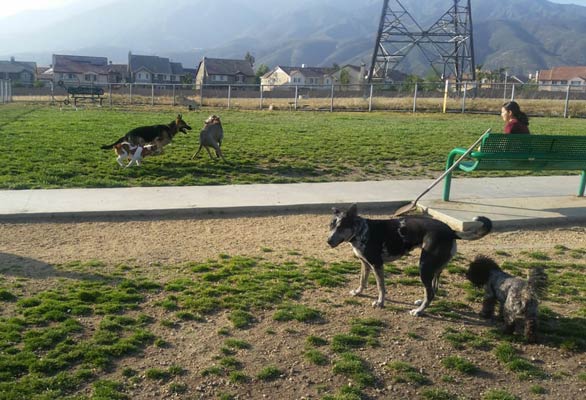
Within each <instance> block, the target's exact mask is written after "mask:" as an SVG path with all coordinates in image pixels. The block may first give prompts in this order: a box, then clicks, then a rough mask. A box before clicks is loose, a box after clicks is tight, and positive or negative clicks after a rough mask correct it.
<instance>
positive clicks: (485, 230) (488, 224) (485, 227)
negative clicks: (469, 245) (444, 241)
mask: <svg viewBox="0 0 586 400" xmlns="http://www.w3.org/2000/svg"><path fill="white" fill-rule="evenodd" d="M474 221H479V222H481V223H482V225H481V226H480V227H478V228H476V229H475V230H473V231H465V232H456V236H458V238H459V239H464V240H476V239H480V238H481V237H484V236H486V235H488V234H489V233H490V231H491V230H492V221H491V220H490V219H488V218H486V217H481V216H478V217H474Z"/></svg>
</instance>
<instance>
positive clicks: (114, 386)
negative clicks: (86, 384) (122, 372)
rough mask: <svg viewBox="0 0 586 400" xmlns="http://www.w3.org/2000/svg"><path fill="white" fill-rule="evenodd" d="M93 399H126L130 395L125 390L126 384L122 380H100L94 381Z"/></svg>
mask: <svg viewBox="0 0 586 400" xmlns="http://www.w3.org/2000/svg"><path fill="white" fill-rule="evenodd" d="M93 387H94V393H93V396H92V398H93V399H108V400H126V399H128V398H129V397H128V396H127V395H126V394H125V393H124V392H123V391H124V385H123V384H122V383H120V382H116V381H110V380H99V381H97V382H94V384H93Z"/></svg>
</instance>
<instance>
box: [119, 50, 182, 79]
mask: <svg viewBox="0 0 586 400" xmlns="http://www.w3.org/2000/svg"><path fill="white" fill-rule="evenodd" d="M183 75H185V72H184V71H183V65H182V64H181V63H176V62H171V61H169V59H168V58H165V57H158V56H142V55H136V54H132V53H131V52H128V77H129V79H130V82H134V83H181V78H182V77H183Z"/></svg>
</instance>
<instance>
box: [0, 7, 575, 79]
mask: <svg viewBox="0 0 586 400" xmlns="http://www.w3.org/2000/svg"><path fill="white" fill-rule="evenodd" d="M393 2H394V0H390V3H391V4H393ZM382 4H383V1H382V0H296V1H286V0H214V1H210V0H174V1H173V2H163V1H160V0H111V1H110V2H109V3H107V4H103V3H102V4H101V5H100V4H96V5H94V4H92V2H79V3H74V5H73V6H70V7H68V8H62V9H54V10H47V11H35V12H32V11H31V12H23V13H20V14H16V15H13V16H11V17H7V18H2V19H0V59H8V58H9V57H11V56H14V57H15V58H16V59H18V60H24V61H36V62H37V63H38V64H39V65H49V64H50V63H51V55H52V54H53V53H55V54H77V55H93V56H104V57H108V59H110V60H112V61H113V62H114V63H126V62H127V55H128V52H129V51H132V53H133V54H146V55H158V56H161V57H169V58H171V60H172V61H176V62H181V63H183V66H184V67H189V68H194V67H195V66H197V63H198V62H199V60H200V59H201V58H202V57H203V56H207V57H219V58H238V59H242V58H244V55H245V54H246V53H247V52H249V53H251V54H252V55H254V57H255V58H256V64H255V65H256V66H259V65H260V64H265V65H268V66H269V67H272V66H275V65H301V64H306V65H311V66H332V65H333V64H334V63H336V64H339V65H343V64H346V63H352V64H360V63H361V62H364V63H366V64H367V65H369V64H370V60H371V57H372V52H373V49H374V42H375V37H376V32H377V29H378V24H379V19H380V15H381V10H382ZM401 4H403V5H404V6H405V8H406V9H407V11H409V12H410V13H411V15H412V16H413V17H414V19H415V20H416V21H417V23H418V24H419V26H420V27H422V28H424V29H426V28H428V27H430V26H431V25H432V24H433V23H434V22H436V21H437V19H438V18H439V17H440V16H441V15H442V14H444V13H445V12H446V11H447V10H448V9H449V8H450V7H451V6H453V4H454V2H453V1H450V0H401ZM471 4H472V5H471V7H472V21H473V29H474V48H475V58H476V63H477V64H482V65H483V66H484V68H485V69H498V68H506V69H508V70H509V71H510V72H512V73H525V74H528V73H532V72H535V70H538V69H547V68H551V67H554V66H560V65H586V23H584V21H586V7H584V6H578V5H573V4H557V3H552V2H549V1H547V0H491V1H490V2H488V1H485V0H472V2H471ZM413 52H416V50H415V49H414V50H413ZM399 69H400V70H402V71H403V72H406V73H417V74H420V75H422V74H425V73H426V71H428V70H429V66H427V65H426V64H425V63H424V62H423V61H422V59H421V57H418V55H417V54H415V55H413V56H412V57H410V58H409V59H406V60H405V62H403V63H401V64H400V65H399Z"/></svg>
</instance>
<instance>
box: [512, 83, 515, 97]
mask: <svg viewBox="0 0 586 400" xmlns="http://www.w3.org/2000/svg"><path fill="white" fill-rule="evenodd" d="M514 100H515V84H514V83H513V86H512V87H511V101H514Z"/></svg>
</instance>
